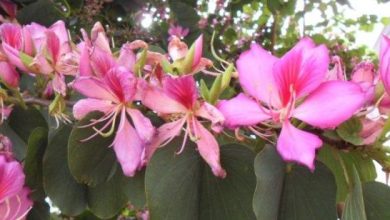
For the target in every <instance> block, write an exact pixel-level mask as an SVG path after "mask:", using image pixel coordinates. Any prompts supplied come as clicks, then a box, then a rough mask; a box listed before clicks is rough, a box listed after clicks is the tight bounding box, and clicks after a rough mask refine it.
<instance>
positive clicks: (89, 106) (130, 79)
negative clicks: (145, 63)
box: [73, 67, 155, 176]
mask: <svg viewBox="0 0 390 220" xmlns="http://www.w3.org/2000/svg"><path fill="white" fill-rule="evenodd" d="M136 87H137V79H136V78H135V77H134V76H133V74H132V73H131V72H129V71H127V70H126V69H125V68H124V67H115V68H112V69H110V70H108V72H106V73H105V74H104V76H101V77H99V78H98V77H93V76H90V77H79V78H78V79H76V80H75V82H74V83H73V88H74V89H75V90H77V91H78V92H80V93H81V94H83V95H85V96H87V97H88V98H86V99H81V100H80V101H78V102H77V103H76V104H75V105H74V107H73V115H74V117H75V118H76V119H82V118H83V117H85V116H86V115H87V114H88V113H90V112H93V111H100V112H103V113H104V116H103V117H102V118H101V119H99V120H97V121H96V122H93V123H91V125H90V126H93V125H95V124H97V123H98V122H103V121H106V122H105V125H103V126H102V127H101V128H94V129H95V130H96V131H97V132H96V133H95V134H94V135H92V136H91V137H89V138H87V139H86V140H83V141H87V140H89V139H91V138H93V137H94V136H96V135H99V134H102V133H104V130H105V129H107V128H111V129H109V132H108V134H110V132H112V131H113V130H112V129H113V128H114V126H115V121H116V120H117V118H119V126H118V129H117V131H116V134H115V139H114V142H113V143H112V145H113V147H114V151H115V153H116V157H117V159H118V161H119V163H120V164H121V166H122V170H123V172H124V174H125V175H127V176H134V175H135V173H136V171H137V169H139V168H141V167H142V166H143V165H144V156H145V152H144V151H145V147H146V146H147V145H148V144H149V142H150V141H151V138H152V136H153V135H154V131H155V130H154V127H153V125H152V124H151V122H150V120H149V119H148V118H146V117H145V116H143V114H142V113H141V112H140V111H139V110H137V109H136V108H134V107H133V103H132V102H133V101H134V100H135V95H136ZM128 116H129V117H130V118H131V121H132V122H130V121H129V119H128Z"/></svg>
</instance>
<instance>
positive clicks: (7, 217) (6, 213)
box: [0, 155, 32, 220]
mask: <svg viewBox="0 0 390 220" xmlns="http://www.w3.org/2000/svg"><path fill="white" fill-rule="evenodd" d="M24 178H25V177H24V173H23V168H22V166H21V165H20V164H19V163H18V162H16V161H13V160H8V159H7V157H6V156H5V155H0V216H1V219H2V220H15V219H22V218H23V217H24V216H26V215H27V213H28V211H29V210H30V209H31V207H32V201H31V200H30V199H29V198H28V194H29V190H28V189H27V188H25V187H23V185H24Z"/></svg>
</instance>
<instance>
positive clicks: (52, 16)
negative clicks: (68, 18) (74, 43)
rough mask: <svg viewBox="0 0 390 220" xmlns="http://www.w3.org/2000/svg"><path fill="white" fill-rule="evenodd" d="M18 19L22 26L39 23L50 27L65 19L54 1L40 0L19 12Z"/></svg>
mask: <svg viewBox="0 0 390 220" xmlns="http://www.w3.org/2000/svg"><path fill="white" fill-rule="evenodd" d="M17 19H18V21H19V22H20V23H21V24H29V23H31V22H37V23H39V24H42V25H46V26H49V25H51V24H53V23H54V22H56V21H57V20H61V19H64V17H63V15H62V14H61V11H60V9H58V8H57V6H56V4H55V3H54V2H53V1H50V0H38V1H36V2H34V3H31V4H29V5H27V6H25V7H23V8H22V9H21V10H19V11H18V14H17Z"/></svg>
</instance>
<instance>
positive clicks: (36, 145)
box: [24, 127, 47, 201]
mask: <svg viewBox="0 0 390 220" xmlns="http://www.w3.org/2000/svg"><path fill="white" fill-rule="evenodd" d="M46 146H47V129H46V128H40V127H39V128H36V129H34V131H33V132H32V133H31V135H30V138H29V139H28V148H27V155H26V159H25V161H24V172H25V174H26V184H27V185H28V187H29V188H30V189H31V194H30V198H32V199H33V200H34V201H39V200H44V199H45V197H46V194H45V192H44V190H43V184H42V180H43V178H42V158H43V155H44V153H45V149H46Z"/></svg>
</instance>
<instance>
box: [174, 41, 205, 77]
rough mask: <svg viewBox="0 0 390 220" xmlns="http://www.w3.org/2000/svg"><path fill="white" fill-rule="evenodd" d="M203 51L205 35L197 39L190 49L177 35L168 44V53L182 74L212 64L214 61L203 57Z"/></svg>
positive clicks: (202, 68) (190, 72)
mask: <svg viewBox="0 0 390 220" xmlns="http://www.w3.org/2000/svg"><path fill="white" fill-rule="evenodd" d="M202 53H203V35H201V36H199V37H198V39H196V40H195V42H194V44H193V45H192V46H191V48H190V49H188V46H187V44H185V43H184V42H182V41H181V40H180V39H179V38H177V37H173V39H172V40H171V41H170V42H169V45H168V54H169V56H170V58H171V60H172V61H173V63H172V66H173V67H174V68H175V69H176V70H177V71H178V72H179V74H182V75H184V74H194V73H197V72H200V71H202V70H204V69H206V67H209V66H212V61H211V60H209V59H206V58H203V57H202Z"/></svg>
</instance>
